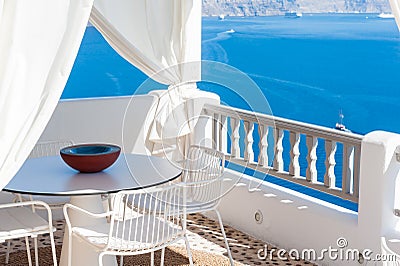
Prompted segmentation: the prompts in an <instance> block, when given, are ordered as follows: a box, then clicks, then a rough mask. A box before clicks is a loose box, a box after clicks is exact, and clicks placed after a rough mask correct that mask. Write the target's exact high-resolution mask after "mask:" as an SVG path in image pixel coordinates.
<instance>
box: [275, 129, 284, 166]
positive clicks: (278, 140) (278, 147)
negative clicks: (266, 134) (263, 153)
mask: <svg viewBox="0 0 400 266" xmlns="http://www.w3.org/2000/svg"><path fill="white" fill-rule="evenodd" d="M282 140H283V130H282V129H279V128H275V130H274V145H275V147H274V150H275V156H274V169H275V170H276V171H278V172H282V171H283V158H282V153H283V145H282Z"/></svg>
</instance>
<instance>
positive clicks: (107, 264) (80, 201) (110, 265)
mask: <svg viewBox="0 0 400 266" xmlns="http://www.w3.org/2000/svg"><path fill="white" fill-rule="evenodd" d="M71 204H73V205H75V206H78V207H81V208H83V209H85V210H88V211H91V212H94V213H101V212H104V208H103V204H102V201H101V196H100V195H93V196H73V197H71ZM85 218H86V219H85ZM70 219H71V223H72V225H77V226H83V225H88V223H89V219H87V217H82V216H81V215H77V214H75V213H73V212H71V214H70ZM90 222H91V223H93V221H91V220H90ZM97 222H98V223H99V224H101V223H105V222H106V221H105V220H98V221H97ZM67 230H68V229H67V227H65V233H64V239H63V245H62V250H61V258H60V265H61V266H67V265H68V241H69V239H68V232H67ZM87 245H88V244H87V243H84V242H82V241H79V240H78V239H76V238H75V239H74V241H73V244H72V263H71V265H72V266H81V265H88V266H94V265H98V254H99V253H98V252H96V251H95V250H94V249H93V248H89V247H88V246H87ZM103 265H104V266H117V260H116V257H115V256H104V257H103Z"/></svg>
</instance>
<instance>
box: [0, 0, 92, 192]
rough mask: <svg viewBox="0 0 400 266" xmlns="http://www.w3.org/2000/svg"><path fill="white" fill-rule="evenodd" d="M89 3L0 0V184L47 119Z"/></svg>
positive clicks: (71, 60) (82, 28)
mask: <svg viewBox="0 0 400 266" xmlns="http://www.w3.org/2000/svg"><path fill="white" fill-rule="evenodd" d="M92 5H93V0H57V1H55V0H35V1H32V0H0V62H1V63H0V147H1V149H0V189H1V188H3V187H4V186H5V185H7V183H8V182H9V181H10V180H11V178H12V177H13V176H14V175H15V174H16V172H17V171H18V169H19V168H20V167H21V165H22V164H23V162H24V160H25V159H26V158H27V157H28V155H29V153H30V151H31V150H32V148H33V146H34V145H35V143H36V141H37V140H38V139H39V137H40V135H41V133H42V131H43V130H44V128H45V126H46V124H47V122H48V121H49V119H50V117H51V115H52V113H53V111H54V109H55V107H56V105H57V103H58V100H59V98H60V96H61V93H62V91H63V89H64V86H65V84H66V82H67V79H68V76H69V74H70V71H71V69H72V66H73V63H74V60H75V57H76V55H77V52H78V49H79V45H80V43H81V40H82V37H83V34H84V31H85V28H86V24H87V21H88V19H89V15H90V11H91V7H92Z"/></svg>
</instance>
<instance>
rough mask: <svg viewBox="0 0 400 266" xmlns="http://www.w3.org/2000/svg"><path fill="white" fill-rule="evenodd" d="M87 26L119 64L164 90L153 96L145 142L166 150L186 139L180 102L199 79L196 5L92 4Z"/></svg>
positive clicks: (155, 1) (118, 0)
mask: <svg viewBox="0 0 400 266" xmlns="http://www.w3.org/2000/svg"><path fill="white" fill-rule="evenodd" d="M90 21H91V23H92V24H93V25H94V26H95V27H96V28H97V29H98V30H99V31H100V32H101V33H102V35H103V36H104V38H105V39H106V40H107V42H108V43H109V44H110V45H111V46H112V47H113V48H114V49H115V50H116V51H117V52H118V53H119V54H120V55H121V56H122V57H123V58H125V59H126V60H127V61H129V62H130V63H131V64H133V65H135V66H136V67H137V68H139V69H140V70H142V71H143V72H144V73H145V74H147V75H148V76H149V77H151V78H152V79H154V80H155V81H157V82H160V83H162V84H167V85H170V86H169V89H168V91H161V92H160V91H158V92H153V94H154V95H157V96H158V97H159V103H158V105H157V109H156V112H155V117H154V118H153V119H154V123H153V125H152V127H151V129H150V131H149V140H150V141H152V142H153V143H158V144H160V143H161V144H162V146H164V147H166V146H168V145H174V143H175V142H176V139H177V138H179V137H182V136H184V135H186V134H188V133H190V132H191V126H190V124H189V123H188V122H187V121H188V120H190V118H188V114H189V113H190V109H191V108H190V106H189V104H188V103H187V101H186V100H187V99H190V98H192V97H193V96H195V95H196V94H197V93H198V89H197V87H196V84H195V82H196V81H199V80H200V79H201V65H200V62H201V0H190V1H186V0H185V1H182V0H169V1H159V0H141V1H131V0H113V1H109V0H96V2H95V3H94V7H93V10H92V14H91V17H90ZM183 121H184V122H183ZM185 121H186V122H185ZM182 123H183V124H182ZM178 129H179V130H178ZM157 147H160V145H153V152H155V151H154V149H157ZM155 153H157V152H155Z"/></svg>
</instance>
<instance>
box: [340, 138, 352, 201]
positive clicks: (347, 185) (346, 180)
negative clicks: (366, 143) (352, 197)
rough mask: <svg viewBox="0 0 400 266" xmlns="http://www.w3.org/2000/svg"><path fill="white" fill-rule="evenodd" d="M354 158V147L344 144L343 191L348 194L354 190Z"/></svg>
mask: <svg viewBox="0 0 400 266" xmlns="http://www.w3.org/2000/svg"><path fill="white" fill-rule="evenodd" d="M353 158H354V147H353V146H350V145H349V144H346V143H343V166H342V191H343V192H344V193H348V194H350V193H351V192H352V190H353V188H352V186H353V179H352V176H353Z"/></svg>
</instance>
